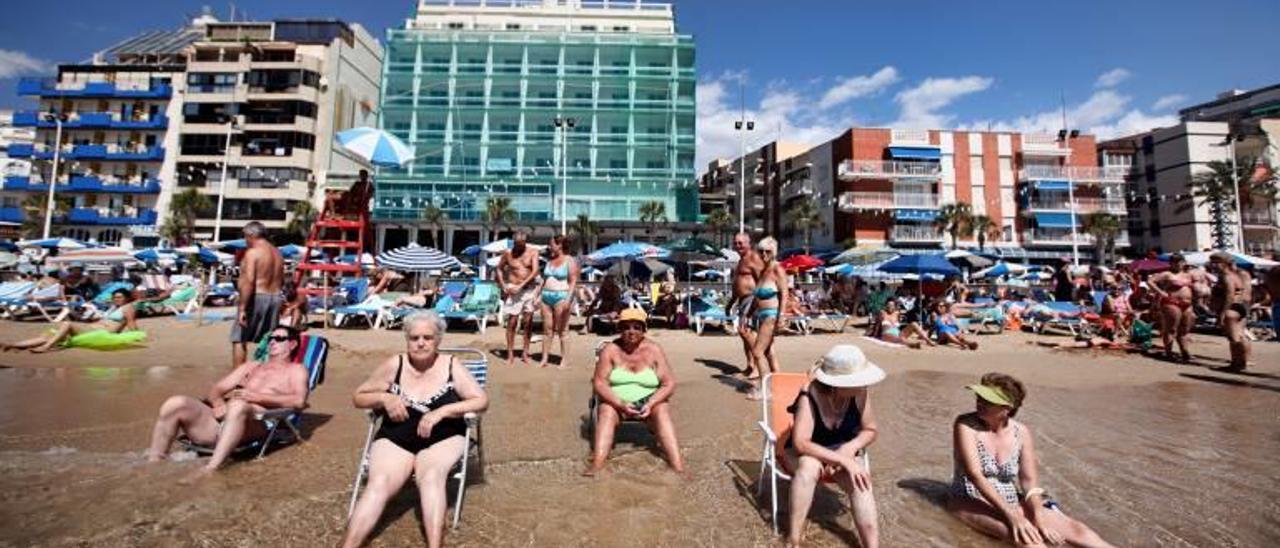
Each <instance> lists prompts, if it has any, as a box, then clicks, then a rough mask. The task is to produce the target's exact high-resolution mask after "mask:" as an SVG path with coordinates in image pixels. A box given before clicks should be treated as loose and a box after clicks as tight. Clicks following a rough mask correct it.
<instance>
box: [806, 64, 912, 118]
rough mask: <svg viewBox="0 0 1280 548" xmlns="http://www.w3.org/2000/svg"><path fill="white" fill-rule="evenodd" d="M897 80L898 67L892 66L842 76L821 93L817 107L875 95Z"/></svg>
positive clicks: (821, 107)
mask: <svg viewBox="0 0 1280 548" xmlns="http://www.w3.org/2000/svg"><path fill="white" fill-rule="evenodd" d="M897 82H898V69H895V68H893V67H884V68H882V69H880V70H878V71H876V73H875V74H872V75H870V76H865V75H862V76H853V77H850V78H844V79H842V80H840V81H839V83H837V84H836V85H834V86H832V87H831V89H828V90H827V92H826V93H824V94H822V99H820V100H819V101H818V108H820V109H828V108H831V107H834V106H837V105H840V104H842V103H844V102H846V101H848V100H850V99H857V98H859V97H868V96H871V95H875V94H877V93H880V92H881V91H884V89H885V88H887V87H889V86H891V85H893V84H895V83H897Z"/></svg>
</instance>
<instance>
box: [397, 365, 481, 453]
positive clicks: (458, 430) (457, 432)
mask: <svg viewBox="0 0 1280 548" xmlns="http://www.w3.org/2000/svg"><path fill="white" fill-rule="evenodd" d="M402 370H404V356H403V355H402V356H400V366H399V367H397V368H396V379H395V381H392V383H391V388H390V389H389V390H388V392H390V393H392V394H394V395H396V396H399V397H400V398H402V399H403V400H404V401H405V408H406V409H407V410H408V411H409V418H408V419H405V420H403V421H400V422H395V421H392V420H391V419H390V418H389V417H385V416H384V417H383V419H382V426H381V427H380V428H378V433H377V435H375V436H374V439H383V438H386V439H387V440H389V441H391V443H394V444H396V445H397V446H399V447H400V448H401V449H404V450H405V451H408V452H410V453H413V454H415V455H416V454H418V453H419V452H421V451H422V450H424V449H426V448H428V447H431V446H432V445H435V444H437V443H439V442H441V441H444V440H446V439H449V438H452V437H454V436H462V435H464V434H466V432H467V422H466V421H464V420H462V419H461V418H459V417H451V418H447V419H444V420H442V421H440V422H439V423H437V424H436V425H435V426H434V427H432V428H431V436H430V437H427V438H423V437H419V436H418V422H419V421H421V420H422V416H423V415H425V414H427V412H429V411H433V410H436V409H439V408H441V407H444V406H446V405H449V404H451V403H456V402H459V401H461V398H459V397H458V392H457V391H456V390H454V388H453V359H452V358H450V360H449V380H448V381H445V383H444V386H442V387H440V390H438V391H436V393H435V394H433V395H432V396H431V397H429V398H427V399H425V400H415V399H413V398H410V397H408V396H406V395H405V394H404V390H403V389H402V388H401V387H400V372H401V371H402Z"/></svg>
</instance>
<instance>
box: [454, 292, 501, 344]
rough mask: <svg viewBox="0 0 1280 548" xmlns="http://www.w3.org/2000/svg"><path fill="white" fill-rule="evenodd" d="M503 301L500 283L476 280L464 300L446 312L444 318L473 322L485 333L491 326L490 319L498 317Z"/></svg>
mask: <svg viewBox="0 0 1280 548" xmlns="http://www.w3.org/2000/svg"><path fill="white" fill-rule="evenodd" d="M500 301H501V294H500V293H499V292H498V284H496V283H493V282H487V281H476V282H475V283H474V284H473V285H472V286H471V289H470V290H469V291H467V294H466V296H465V297H463V299H462V302H461V303H459V304H458V307H457V308H456V309H454V310H450V311H448V312H445V313H444V319H445V320H446V321H447V320H458V321H462V322H473V323H475V324H476V329H477V330H478V331H479V332H480V333H484V330H485V328H486V327H488V326H489V319H490V318H494V319H495V320H496V319H497V318H498V306H499V304H500Z"/></svg>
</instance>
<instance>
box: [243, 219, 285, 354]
mask: <svg viewBox="0 0 1280 548" xmlns="http://www.w3.org/2000/svg"><path fill="white" fill-rule="evenodd" d="M266 232H267V229H266V227H264V226H262V223H259V222H258V221H253V222H251V223H249V224H247V225H244V231H243V234H244V241H245V244H246V245H247V246H248V249H247V250H246V251H245V254H244V259H243V260H241V262H240V280H239V282H238V283H237V284H236V285H237V289H239V290H240V300H239V302H238V304H237V305H236V307H237V311H236V312H237V314H236V321H235V323H234V324H232V325H231V367H239V366H240V364H243V363H244V362H245V360H246V356H247V355H248V346H249V345H250V344H257V342H258V340H259V339H261V338H262V336H263V335H266V334H267V333H268V332H270V331H271V328H273V327H275V326H276V324H277V323H278V322H279V320H280V307H281V305H283V304H284V294H283V293H281V292H280V289H281V287H282V286H283V285H284V259H283V258H281V257H280V250H278V249H276V246H274V245H271V242H269V241H267V238H266Z"/></svg>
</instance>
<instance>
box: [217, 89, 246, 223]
mask: <svg viewBox="0 0 1280 548" xmlns="http://www.w3.org/2000/svg"><path fill="white" fill-rule="evenodd" d="M222 119H223V121H225V122H226V124H227V142H226V146H225V148H223V151H222V179H221V180H220V181H219V182H218V210H217V211H216V212H215V213H214V218H213V241H215V242H216V241H218V239H219V238H221V237H222V203H223V201H225V200H226V196H227V166H228V164H230V163H231V136H232V135H234V134H235V130H237V129H240V124H239V120H237V119H236V115H235V112H234V110H233V111H232V112H231V113H230V114H226V115H224V116H223V118H222Z"/></svg>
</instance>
